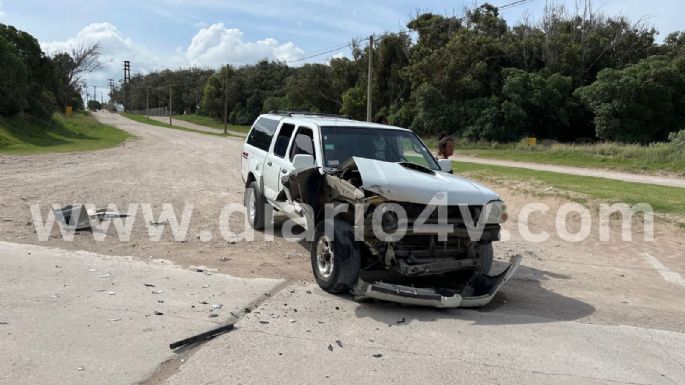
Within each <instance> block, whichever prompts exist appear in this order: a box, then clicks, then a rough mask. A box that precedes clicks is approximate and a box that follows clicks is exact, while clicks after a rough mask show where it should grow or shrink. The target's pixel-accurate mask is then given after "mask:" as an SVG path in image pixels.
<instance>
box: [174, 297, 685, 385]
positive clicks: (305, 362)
mask: <svg viewBox="0 0 685 385" xmlns="http://www.w3.org/2000/svg"><path fill="white" fill-rule="evenodd" d="M309 293H311V294H309ZM338 341H339V342H340V343H339V344H338ZM683 363H685V335H683V334H681V333H676V332H668V331H658V330H651V329H645V328H639V327H628V326H606V325H594V324H584V323H576V322H562V321H555V320H551V319H548V318H545V317H539V316H534V315H510V314H502V313H499V312H487V311H486V312H479V311H472V310H449V311H439V310H430V309H429V310H426V309H420V308H412V307H401V306H395V305H391V304H383V305H380V304H377V303H368V304H358V303H355V302H353V301H351V300H349V299H347V298H344V297H336V296H331V295H326V294H324V293H322V292H321V291H320V290H319V289H318V288H317V287H313V286H305V287H302V286H291V287H288V288H285V289H284V290H281V291H280V292H279V294H278V295H276V296H275V297H273V298H272V299H271V300H270V301H268V302H266V303H264V304H263V305H262V306H260V307H259V309H258V310H256V311H254V312H252V313H251V314H249V315H247V316H246V317H245V318H244V319H242V320H241V321H240V322H239V323H238V329H237V330H235V331H234V332H231V333H230V334H226V335H224V336H221V337H220V338H217V339H216V340H214V341H212V342H210V343H208V344H207V345H206V346H204V347H203V348H202V349H200V350H199V351H197V352H196V353H195V354H194V355H193V356H192V357H190V359H189V360H188V361H187V362H186V363H184V364H183V365H182V366H181V368H180V370H179V372H178V373H177V374H175V375H174V376H172V377H171V378H170V379H169V380H168V382H166V383H167V384H168V385H185V384H190V383H197V384H277V383H282V384H342V383H344V384H364V385H366V384H569V385H571V384H572V385H579V384H610V383H611V384H681V383H682V381H683V379H685V366H683Z"/></svg>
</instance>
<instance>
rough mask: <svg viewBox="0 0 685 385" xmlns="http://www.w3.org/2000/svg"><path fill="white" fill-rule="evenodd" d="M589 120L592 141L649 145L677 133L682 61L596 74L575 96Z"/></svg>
mask: <svg viewBox="0 0 685 385" xmlns="http://www.w3.org/2000/svg"><path fill="white" fill-rule="evenodd" d="M576 94H577V95H578V96H579V97H580V99H581V100H582V101H583V103H585V105H587V107H588V108H589V109H590V110H592V112H593V113H594V115H595V119H594V121H595V128H596V131H597V137H599V138H600V139H604V140H616V141H620V142H628V143H642V144H646V143H650V142H653V141H662V140H666V139H667V138H668V134H669V132H673V131H678V130H680V129H682V128H683V125H684V123H683V120H684V118H685V58H683V57H676V58H675V59H670V58H668V57H665V56H653V57H650V58H648V59H645V60H643V61H641V62H639V63H638V64H635V65H630V66H628V67H626V68H625V69H622V70H617V69H614V68H607V69H604V70H602V71H601V72H600V73H599V75H598V77H597V80H596V81H595V82H594V83H592V84H591V85H589V86H587V87H583V88H580V89H578V90H577V91H576Z"/></svg>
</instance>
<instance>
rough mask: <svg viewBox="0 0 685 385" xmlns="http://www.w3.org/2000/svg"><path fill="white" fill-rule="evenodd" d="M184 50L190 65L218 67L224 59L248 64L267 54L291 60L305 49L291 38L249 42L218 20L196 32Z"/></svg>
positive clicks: (277, 58)
mask: <svg viewBox="0 0 685 385" xmlns="http://www.w3.org/2000/svg"><path fill="white" fill-rule="evenodd" d="M185 54H186V58H187V59H188V62H189V63H190V64H191V65H194V66H211V67H217V66H220V65H222V64H224V63H230V64H238V65H240V64H249V63H254V62H256V61H258V60H260V59H265V58H266V59H271V60H284V61H288V60H292V59H297V58H298V57H301V56H302V55H303V54H304V51H303V50H302V49H300V48H298V47H297V46H296V45H295V44H293V43H292V42H287V43H284V44H280V43H279V42H278V41H277V40H276V39H273V38H266V39H264V40H258V41H256V42H246V41H243V33H242V32H241V31H240V30H238V29H234V28H226V27H225V26H224V24H223V23H216V24H212V25H210V26H209V27H207V28H203V29H201V30H200V31H199V32H198V33H197V34H195V36H193V39H192V40H191V42H190V45H189V46H188V49H187V50H186V52H185Z"/></svg>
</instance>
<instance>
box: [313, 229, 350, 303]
mask: <svg viewBox="0 0 685 385" xmlns="http://www.w3.org/2000/svg"><path fill="white" fill-rule="evenodd" d="M326 223H329V224H332V225H333V232H332V233H333V234H326ZM331 235H332V236H333V239H331V237H330V236H331ZM310 252H311V260H312V271H313V273H314V279H316V283H318V284H319V286H320V287H321V288H322V289H323V290H325V291H327V292H329V293H342V292H346V291H348V290H349V289H351V288H352V287H353V286H354V285H355V284H356V283H357V279H358V278H359V269H360V263H361V256H360V251H359V246H358V245H357V244H356V242H355V241H354V230H353V228H352V226H351V225H350V224H349V223H347V222H345V221H343V220H341V219H328V220H324V221H321V222H319V224H318V225H317V226H316V231H315V233H314V242H312V244H311V249H310Z"/></svg>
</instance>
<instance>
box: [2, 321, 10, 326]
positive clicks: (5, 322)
mask: <svg viewBox="0 0 685 385" xmlns="http://www.w3.org/2000/svg"><path fill="white" fill-rule="evenodd" d="M9 324H10V323H9V322H7V321H0V325H9Z"/></svg>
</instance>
